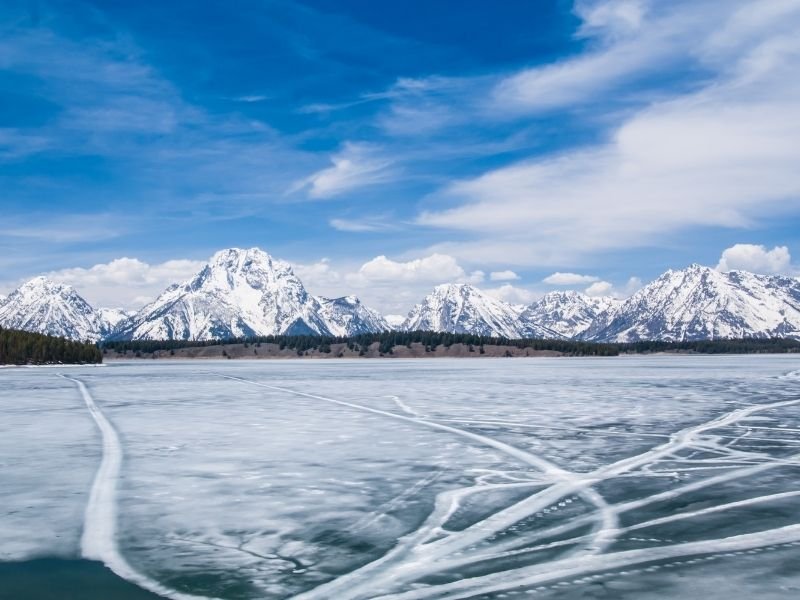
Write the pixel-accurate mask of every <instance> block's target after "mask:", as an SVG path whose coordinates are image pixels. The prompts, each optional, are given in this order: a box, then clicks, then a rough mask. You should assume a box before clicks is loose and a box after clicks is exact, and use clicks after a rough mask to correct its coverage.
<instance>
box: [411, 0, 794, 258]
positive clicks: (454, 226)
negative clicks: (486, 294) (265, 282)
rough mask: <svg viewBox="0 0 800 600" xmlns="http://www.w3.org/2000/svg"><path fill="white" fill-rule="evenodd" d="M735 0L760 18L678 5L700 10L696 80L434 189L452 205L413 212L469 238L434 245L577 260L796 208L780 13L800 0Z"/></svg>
mask: <svg viewBox="0 0 800 600" xmlns="http://www.w3.org/2000/svg"><path fill="white" fill-rule="evenodd" d="M741 6H742V8H741V9H740V11H745V12H746V13H747V14H748V15H750V16H751V17H753V14H752V13H755V17H758V18H748V19H743V18H742V17H741V12H736V11H733V12H732V14H729V15H728V16H727V18H726V19H722V20H721V21H718V20H716V18H717V17H718V16H719V15H718V12H717V11H718V10H719V4H718V3H707V2H698V3H692V4H691V6H689V5H681V6H680V7H679V9H680V11H682V12H686V14H684V15H683V16H682V19H685V18H689V17H690V16H691V17H694V18H695V19H703V20H704V23H705V25H706V28H707V29H708V32H707V35H706V36H705V37H704V38H700V39H698V40H696V42H695V44H694V47H693V48H691V52H692V54H693V55H694V56H697V57H698V60H701V61H702V62H703V65H704V66H705V67H706V68H708V69H710V70H711V71H712V73H713V76H711V77H709V78H708V80H707V81H706V82H705V84H704V85H701V86H699V87H698V88H697V89H694V90H692V91H688V92H685V93H678V94H674V95H673V96H672V97H671V98H669V99H666V100H661V101H657V102H654V103H652V104H650V105H648V106H647V107H645V108H643V109H640V110H637V111H634V112H633V113H632V114H631V115H630V116H628V117H627V118H625V120H624V121H623V122H622V123H621V124H620V126H618V127H617V128H616V130H615V131H613V133H612V134H611V135H610V136H609V139H608V140H607V141H605V142H603V143H600V144H596V145H591V146H587V147H581V148H578V149H575V150H571V151H565V152H562V153H560V154H558V155H556V156H547V157H541V158H536V159H530V160H525V161H521V162H518V163H516V164H512V165H511V166H507V167H502V168H499V169H495V170H490V171H488V172H486V173H485V174H484V175H482V176H480V177H477V178H472V179H464V180H461V181H456V182H454V183H452V184H451V185H450V186H449V187H448V188H447V189H446V190H445V193H444V198H446V200H447V202H448V204H450V205H451V206H452V205H453V204H455V205H456V206H455V207H451V208H443V209H438V210H437V209H427V210H424V211H423V212H422V213H421V214H420V216H419V219H418V222H419V223H420V224H423V225H427V226H430V227H437V228H441V229H443V230H453V231H459V232H462V233H464V234H469V235H470V236H471V237H472V239H470V240H466V241H463V242H450V243H444V244H441V245H437V246H434V247H433V248H434V249H436V250H438V251H442V252H449V253H451V254H453V255H455V256H457V257H460V258H462V259H475V257H476V256H479V255H482V256H484V257H487V259H488V258H494V259H496V260H502V259H505V257H509V256H511V257H513V258H516V259H517V260H518V261H519V263H522V264H565V263H570V262H572V263H576V262H580V261H581V260H582V258H583V257H585V256H586V255H587V253H590V252H595V251H598V250H609V249H618V248H631V247H636V246H641V245H644V244H652V243H653V242H654V241H656V240H659V239H661V238H663V237H664V236H666V235H668V234H670V233H674V232H676V231H685V230H687V229H690V228H697V227H719V228H743V227H749V226H752V225H753V224H754V223H757V222H758V221H759V220H760V219H763V218H765V217H768V216H770V215H778V214H782V213H787V212H790V211H796V210H797V209H798V208H800V171H798V170H797V169H796V165H797V164H798V162H799V161H800V146H798V145H797V144H796V141H795V140H796V139H799V138H800V108H799V107H800V84H798V83H797V78H796V77H793V75H792V74H793V73H794V71H795V70H796V68H797V66H798V65H800V41H798V38H797V36H795V35H793V34H792V33H791V31H792V27H791V26H789V25H788V23H793V24H794V25H796V26H800V5H797V4H796V3H786V2H781V1H779V0H775V1H774V2H763V3H759V4H758V5H757V6H755V7H754V6H753V5H741ZM726 8H727V10H728V11H730V6H728V5H727V4H726ZM675 10H676V11H677V10H678V9H675ZM687 11H688V12H687ZM672 18H673V15H672V14H671V13H668V14H667V15H665V16H659V15H657V16H654V17H653V18H652V20H651V21H648V22H646V23H644V24H642V25H641V26H639V27H638V29H637V30H636V34H635V35H636V36H637V37H636V39H637V40H638V39H640V38H641V43H644V42H645V41H646V40H649V39H650V38H649V36H650V35H651V34H653V33H654V30H656V29H658V28H659V27H660V26H661V25H662V24H663V23H664V20H667V22H669V20H670V19H672ZM743 28H744V31H743ZM734 32H735V34H734ZM743 40H746V42H743ZM615 43H616V42H615ZM618 43H622V44H629V43H631V42H630V40H629V39H628V38H627V37H626V38H624V40H623V41H622V42H618ZM612 56H613V55H612ZM723 57H724V60H723ZM576 60H578V61H581V60H584V59H583V58H578V59H576ZM648 65H649V63H648ZM642 68H645V67H642ZM647 68H649V66H648V67H647ZM589 92H590V90H584V91H583V92H581V94H583V95H584V96H585V95H586V94H589ZM579 95H580V94H579ZM532 230H533V231H536V236H535V237H532V236H530V231H532ZM576 232H580V233H579V234H577V235H576ZM501 236H502V238H503V239H502V241H501V239H500V238H501ZM515 245H516V251H515V252H513V251H510V248H512V247H514V246H515ZM521 249H524V251H521ZM519 263H517V264H519Z"/></svg>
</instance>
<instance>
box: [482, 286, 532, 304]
mask: <svg viewBox="0 0 800 600" xmlns="http://www.w3.org/2000/svg"><path fill="white" fill-rule="evenodd" d="M483 291H484V292H485V293H486V294H488V295H489V296H492V297H494V298H497V299H498V300H502V301H503V302H508V303H509V304H530V303H531V302H533V301H534V300H536V298H538V297H539V294H537V293H536V292H533V291H531V290H528V289H525V288H521V287H516V286H513V285H511V284H510V283H506V284H503V285H501V286H500V287H497V288H489V289H485V290H483Z"/></svg>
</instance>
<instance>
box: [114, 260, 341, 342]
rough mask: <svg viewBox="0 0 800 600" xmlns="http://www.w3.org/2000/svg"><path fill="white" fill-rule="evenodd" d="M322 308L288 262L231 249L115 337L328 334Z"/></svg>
mask: <svg viewBox="0 0 800 600" xmlns="http://www.w3.org/2000/svg"><path fill="white" fill-rule="evenodd" d="M319 311H320V304H319V302H318V301H317V300H316V299H315V298H314V297H313V296H311V295H310V294H309V293H308V292H307V291H306V289H305V288H304V287H303V284H302V283H301V281H300V279H298V277H297V276H296V275H295V274H294V272H293V271H292V268H291V267H290V266H289V264H288V263H285V262H283V261H280V260H276V259H274V258H272V257H271V256H270V255H269V254H267V253H266V252H264V251H262V250H260V249H258V248H251V249H250V250H240V249H238V248H232V249H229V250H222V251H220V252H217V253H216V254H214V256H212V257H211V260H210V261H209V263H208V264H207V265H206V266H205V267H204V268H203V269H201V271H200V272H199V273H197V275H195V276H194V277H193V278H192V279H190V280H188V281H186V282H184V283H182V284H179V285H173V286H170V287H169V288H167V289H166V290H165V291H164V293H162V294H161V295H160V296H159V297H158V298H157V299H156V300H155V301H154V302H152V303H150V304H148V305H147V306H145V307H144V308H142V310H140V311H139V312H138V313H137V314H136V315H135V316H134V317H132V318H131V319H130V320H128V321H127V322H126V323H124V324H123V325H122V326H121V327H120V329H119V330H118V331H117V332H115V334H114V337H115V338H117V339H183V340H186V339H190V340H207V339H215V338H226V337H242V336H253V335H273V334H297V335H301V334H328V333H329V331H328V328H327V326H326V324H325V322H324V320H323V319H322V317H321V316H320V314H319Z"/></svg>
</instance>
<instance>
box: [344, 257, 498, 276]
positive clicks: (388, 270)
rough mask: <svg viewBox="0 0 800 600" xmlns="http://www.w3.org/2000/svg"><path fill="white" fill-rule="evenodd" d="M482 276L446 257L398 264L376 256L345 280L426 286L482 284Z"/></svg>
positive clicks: (478, 272) (480, 273)
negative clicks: (455, 283)
mask: <svg viewBox="0 0 800 600" xmlns="http://www.w3.org/2000/svg"><path fill="white" fill-rule="evenodd" d="M483 277H484V274H483V272H481V271H474V272H473V273H471V274H467V272H466V271H465V270H464V269H463V268H462V267H461V265H459V264H458V261H456V259H455V258H453V257H452V256H449V255H447V254H431V255H430V256H426V257H424V258H417V259H414V260H410V261H407V262H398V261H394V260H391V259H389V258H387V257H386V256H383V255H381V256H376V257H375V258H373V259H372V260H370V261H368V262H366V263H364V264H363V265H361V268H359V270H358V272H357V273H354V274H352V275H351V276H350V277H348V280H349V281H352V282H358V281H371V282H381V281H390V282H398V281H422V282H426V283H445V282H451V281H468V282H472V283H477V282H480V281H483Z"/></svg>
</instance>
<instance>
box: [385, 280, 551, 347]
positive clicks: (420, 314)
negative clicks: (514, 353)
mask: <svg viewBox="0 0 800 600" xmlns="http://www.w3.org/2000/svg"><path fill="white" fill-rule="evenodd" d="M400 329H401V330H403V331H443V332H447V333H472V334H475V335H485V336H493V337H506V338H521V337H523V336H527V337H547V338H552V337H559V336H558V335H557V334H556V333H555V332H553V331H551V330H548V329H546V328H542V327H539V326H538V325H536V324H533V323H531V324H529V325H527V326H526V327H523V325H522V323H521V322H520V320H519V313H518V311H517V310H516V309H515V308H514V307H512V306H511V305H510V304H507V303H505V302H503V301H501V300H497V299H496V298H492V297H491V296H488V295H486V294H485V293H483V292H481V291H480V290H478V289H477V288H474V287H472V286H471V285H467V284H454V283H453V284H444V285H439V286H437V287H436V288H434V290H433V292H431V293H430V294H428V295H427V296H426V297H425V298H424V300H423V301H422V302H421V303H420V304H418V305H416V306H415V307H414V308H412V309H411V312H409V313H408V317H407V318H406V320H405V321H404V322H403V324H402V325H401V326H400Z"/></svg>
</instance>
